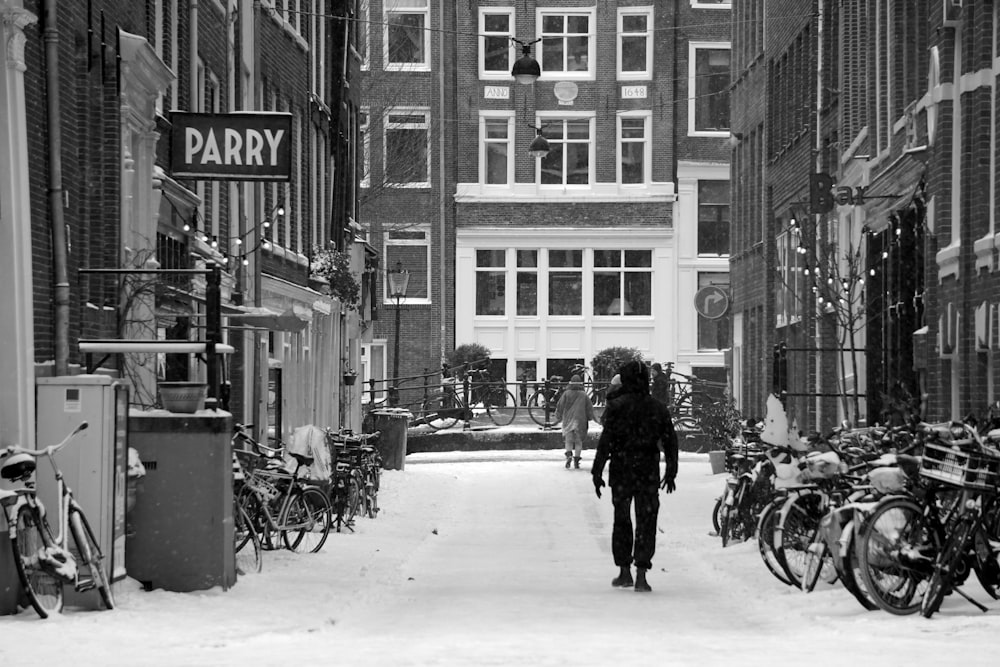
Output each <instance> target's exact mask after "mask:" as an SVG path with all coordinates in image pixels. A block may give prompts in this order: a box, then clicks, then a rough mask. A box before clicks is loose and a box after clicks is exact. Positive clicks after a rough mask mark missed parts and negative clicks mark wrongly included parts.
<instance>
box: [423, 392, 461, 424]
mask: <svg viewBox="0 0 1000 667" xmlns="http://www.w3.org/2000/svg"><path fill="white" fill-rule="evenodd" d="M458 412H459V406H458V405H457V404H456V400H455V397H454V396H451V395H449V394H434V395H433V396H428V397H427V398H426V399H424V401H423V403H421V404H420V418H421V421H422V422H423V423H424V424H427V425H428V426H430V427H431V428H432V429H434V430H435V431H440V430H442V429H446V428H451V427H452V426H454V425H455V424H457V423H458Z"/></svg>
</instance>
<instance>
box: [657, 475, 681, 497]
mask: <svg viewBox="0 0 1000 667" xmlns="http://www.w3.org/2000/svg"><path fill="white" fill-rule="evenodd" d="M660 488H661V489H663V490H664V491H666V492H667V493H673V492H674V491H676V490H677V483H676V482H675V481H674V478H673V477H667V476H666V475H664V476H663V481H662V482H660Z"/></svg>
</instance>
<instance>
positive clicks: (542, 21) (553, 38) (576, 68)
mask: <svg viewBox="0 0 1000 667" xmlns="http://www.w3.org/2000/svg"><path fill="white" fill-rule="evenodd" d="M593 21H594V13H593V10H585V11H577V12H551V11H548V10H539V21H538V25H541V26H542V34H541V38H542V42H541V44H540V47H541V48H540V55H541V60H540V61H539V64H541V66H542V75H543V76H545V75H550V74H554V75H560V76H563V77H568V78H577V79H581V78H589V77H591V76H593V74H594V54H593V52H592V49H593V40H592V39H591V36H590V33H591V26H592V24H593Z"/></svg>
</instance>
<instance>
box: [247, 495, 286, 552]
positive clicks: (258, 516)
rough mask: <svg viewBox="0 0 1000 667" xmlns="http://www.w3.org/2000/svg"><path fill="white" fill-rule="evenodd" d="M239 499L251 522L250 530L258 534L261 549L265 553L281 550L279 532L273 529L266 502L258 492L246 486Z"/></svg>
mask: <svg viewBox="0 0 1000 667" xmlns="http://www.w3.org/2000/svg"><path fill="white" fill-rule="evenodd" d="M237 498H238V500H237V502H238V503H239V506H240V508H242V509H243V511H244V512H245V513H246V515H247V519H248V520H249V522H250V529H251V530H252V531H253V532H254V533H256V534H257V541H258V542H260V548H261V549H263V550H265V551H272V550H274V549H280V548H281V545H280V542H279V539H278V532H277V531H276V530H274V528H273V527H272V525H271V520H270V519H269V518H268V513H267V511H266V510H265V508H264V501H263V500H261V498H260V495H259V494H258V493H257V491H255V490H254V489H252V488H250V487H249V486H244V487H243V488H242V489H240V494H239V496H238V497H237Z"/></svg>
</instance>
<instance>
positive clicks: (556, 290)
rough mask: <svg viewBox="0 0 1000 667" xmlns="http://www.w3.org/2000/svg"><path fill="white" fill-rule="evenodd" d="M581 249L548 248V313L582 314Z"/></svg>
mask: <svg viewBox="0 0 1000 667" xmlns="http://www.w3.org/2000/svg"><path fill="white" fill-rule="evenodd" d="M582 303H583V251H582V250H549V315H582V314H583V311H582Z"/></svg>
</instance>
